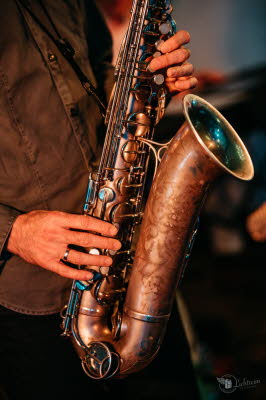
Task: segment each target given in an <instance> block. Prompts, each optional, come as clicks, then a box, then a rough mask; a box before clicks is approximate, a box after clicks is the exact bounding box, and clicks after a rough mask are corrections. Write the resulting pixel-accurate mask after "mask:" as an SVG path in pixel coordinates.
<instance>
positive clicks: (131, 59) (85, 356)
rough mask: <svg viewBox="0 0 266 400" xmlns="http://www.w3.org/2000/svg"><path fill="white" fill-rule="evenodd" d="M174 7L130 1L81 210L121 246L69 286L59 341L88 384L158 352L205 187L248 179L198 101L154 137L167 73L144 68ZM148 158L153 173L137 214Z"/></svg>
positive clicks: (232, 136)
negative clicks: (67, 344) (171, 132)
mask: <svg viewBox="0 0 266 400" xmlns="http://www.w3.org/2000/svg"><path fill="white" fill-rule="evenodd" d="M171 11H172V7H171V3H170V1H169V0H134V1H133V5H132V10H131V19H130V23H129V27H128V30H127V33H126V36H125V39H124V41H123V44H122V46H121V50H120V54H119V57H118V62H117V65H116V69H115V78H116V85H115V88H114V91H113V96H112V100H111V101H110V103H109V105H108V109H107V114H106V138H105V142H104V146H103V152H102V156H101V160H100V164H99V168H98V170H97V172H93V173H92V174H91V176H90V179H89V184H88V191H87V196H86V201H85V205H84V214H85V215H90V216H93V217H96V218H100V219H104V220H106V221H109V222H111V223H113V224H115V225H116V226H117V228H118V229H119V233H118V237H119V239H120V241H121V242H122V247H121V249H120V250H119V251H117V252H115V251H110V250H101V249H97V248H90V249H86V251H88V252H89V253H91V254H106V255H109V256H111V257H112V259H113V263H112V266H111V267H94V266H80V268H87V269H90V270H91V271H92V272H93V279H92V280H90V281H74V282H73V285H72V290H71V294H70V298H69V302H68V305H67V306H66V308H65V311H64V313H63V335H65V336H70V337H71V340H72V342H73V345H74V347H75V349H76V351H77V353H78V355H79V357H80V358H81V363H82V367H83V369H84V371H85V373H86V374H87V375H88V376H90V377H91V378H93V379H98V380H99V379H106V378H110V377H112V376H120V377H123V376H125V375H128V374H130V373H132V372H136V371H138V370H140V369H142V368H144V367H145V366H146V365H148V364H149V363H150V362H151V361H152V359H153V358H154V357H155V356H156V354H157V352H158V350H159V348H160V344H161V342H162V340H163V336H164V332H165V330H166V325H167V321H168V319H169V316H170V312H171V307H172V303H173V299H174V295H175V290H176V288H177V285H178V283H179V282H180V279H181V278H182V276H183V273H184V270H185V266H186V264H187V261H188V258H189V254H190V251H191V248H192V243H193V240H194V238H195V234H196V231H197V220H198V215H199V212H200V209H201V206H202V204H203V201H204V199H205V197H206V193H207V190H208V188H209V186H210V183H211V182H213V180H214V179H215V178H216V177H217V176H218V175H219V174H220V173H222V172H223V171H226V172H228V173H230V174H232V175H234V176H235V177H237V178H239V179H243V180H249V179H251V178H252V176H253V165H252V161H251V159H250V156H249V154H248V152H247V150H246V148H245V146H244V145H243V143H242V141H241V140H240V138H239V137H238V135H237V134H236V132H235V131H234V129H233V128H232V127H231V125H230V124H229V123H228V122H227V121H226V119H225V118H224V117H223V116H222V115H221V114H220V113H219V112H218V111H217V110H216V109H215V108H214V107H212V106H211V105H210V104H209V103H207V102H206V101H205V100H203V99H201V98H200V97H198V96H195V95H192V94H189V95H187V96H185V98H184V100H183V109H184V115H185V122H184V124H183V125H182V127H181V128H180V130H179V131H178V132H177V134H176V135H175V136H174V138H173V139H172V140H171V141H170V142H168V143H166V144H159V143H157V142H155V141H154V140H153V133H154V128H155V126H156V124H157V123H158V121H159V120H160V119H161V118H162V116H163V114H164V109H165V100H166V89H165V84H164V80H165V76H164V71H160V72H156V73H151V72H149V71H148V69H147V66H148V64H149V62H150V61H151V59H152V57H156V56H158V55H159V54H160V52H159V50H158V48H159V45H160V44H161V43H162V41H164V40H166V39H168V38H169V37H170V36H171V35H173V34H174V33H175V22H174V20H173V19H172V17H171ZM151 153H153V154H154V156H155V172H156V174H154V175H155V177H154V179H153V183H152V187H151V189H150V193H149V196H148V200H147V202H146V207H145V211H144V213H143V203H144V199H145V197H146V191H145V189H144V188H145V186H147V185H145V182H146V177H147V171H148V162H149V158H150V154H151ZM141 221H142V223H141V229H140V233H139V239H138V243H137V246H136V249H135V251H134V242H135V237H136V232H137V231H138V227H139V226H140V222H141Z"/></svg>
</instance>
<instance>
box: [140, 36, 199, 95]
mask: <svg viewBox="0 0 266 400" xmlns="http://www.w3.org/2000/svg"><path fill="white" fill-rule="evenodd" d="M189 41H190V35H189V33H188V32H186V31H179V32H177V33H176V34H175V35H174V36H172V37H171V38H170V39H168V40H166V41H165V42H164V43H163V44H162V45H161V46H160V47H159V49H158V50H159V51H160V52H161V53H162V55H161V56H159V57H156V58H154V59H153V60H152V61H151V62H150V64H149V67H148V69H149V70H150V71H151V72H155V71H157V70H159V69H162V68H166V69H167V71H166V75H167V78H166V84H167V87H168V90H169V93H170V94H171V95H174V94H176V93H178V92H180V91H183V90H188V89H193V88H194V87H195V86H196V85H197V79H196V78H195V77H194V76H191V75H192V74H193V72H194V70H193V65H192V64H190V63H188V62H187V60H188V58H189V56H190V51H189V50H188V49H186V48H184V47H183V45H185V44H187V43H189Z"/></svg>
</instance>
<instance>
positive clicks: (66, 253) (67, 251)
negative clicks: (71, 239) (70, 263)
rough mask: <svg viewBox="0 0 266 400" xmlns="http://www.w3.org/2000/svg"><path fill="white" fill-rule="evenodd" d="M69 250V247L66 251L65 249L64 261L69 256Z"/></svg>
mask: <svg viewBox="0 0 266 400" xmlns="http://www.w3.org/2000/svg"><path fill="white" fill-rule="evenodd" d="M69 252H70V248H69V247H67V249H66V251H65V254H64V257H63V260H64V261H67V258H68V256H69Z"/></svg>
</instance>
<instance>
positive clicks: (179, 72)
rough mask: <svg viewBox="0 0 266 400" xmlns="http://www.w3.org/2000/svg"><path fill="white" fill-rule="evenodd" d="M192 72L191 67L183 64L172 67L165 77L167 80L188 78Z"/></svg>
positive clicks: (188, 64)
mask: <svg viewBox="0 0 266 400" xmlns="http://www.w3.org/2000/svg"><path fill="white" fill-rule="evenodd" d="M193 72H194V68H193V65H192V64H190V63H185V64H182V65H179V66H177V65H176V66H174V67H171V68H168V69H167V76H168V77H169V78H180V77H182V76H190V75H192V74H193Z"/></svg>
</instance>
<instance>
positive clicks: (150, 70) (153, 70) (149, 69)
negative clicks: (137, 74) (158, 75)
mask: <svg viewBox="0 0 266 400" xmlns="http://www.w3.org/2000/svg"><path fill="white" fill-rule="evenodd" d="M147 71H149V72H151V73H152V74H153V73H154V72H155V71H156V70H155V69H152V68H151V66H150V64H149V65H148V66H147Z"/></svg>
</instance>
